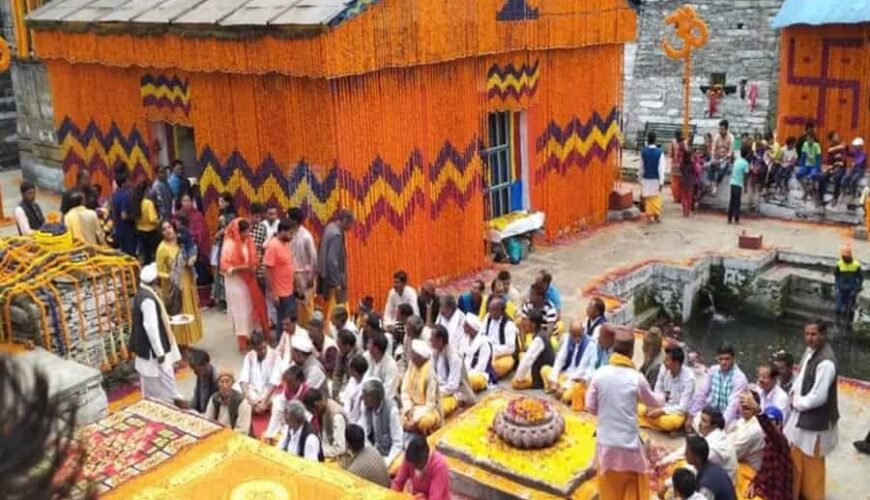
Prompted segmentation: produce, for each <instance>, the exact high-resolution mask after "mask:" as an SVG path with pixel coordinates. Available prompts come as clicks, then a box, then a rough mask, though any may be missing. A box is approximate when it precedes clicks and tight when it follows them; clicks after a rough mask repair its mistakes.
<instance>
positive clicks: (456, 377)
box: [430, 317, 474, 418]
mask: <svg viewBox="0 0 870 500" xmlns="http://www.w3.org/2000/svg"><path fill="white" fill-rule="evenodd" d="M464 321H465V318H464V317H463V322H464ZM463 336H464V333H463ZM430 343H431V345H432V367H433V369H434V371H435V380H436V382H437V383H438V398H439V400H440V402H441V409H442V411H443V412H444V417H445V418H446V417H448V416H450V414H452V413H453V412H454V411H456V408H458V407H459V405H460V404H463V405H465V404H473V403H474V391H472V390H471V384H470V383H469V381H468V373H467V372H466V371H465V365H464V364H463V363H462V358H460V357H459V354H458V353H457V352H456V350H455V349H454V348H453V346H452V345H451V344H450V334H449V333H448V331H447V328H445V327H444V325H436V326H435V328H433V329H432V339H431V340H430Z"/></svg>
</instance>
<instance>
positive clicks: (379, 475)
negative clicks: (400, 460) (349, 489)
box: [342, 424, 390, 488]
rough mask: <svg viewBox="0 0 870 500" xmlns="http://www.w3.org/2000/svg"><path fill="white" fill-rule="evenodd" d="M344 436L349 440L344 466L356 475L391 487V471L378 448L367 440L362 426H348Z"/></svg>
mask: <svg viewBox="0 0 870 500" xmlns="http://www.w3.org/2000/svg"><path fill="white" fill-rule="evenodd" d="M344 437H345V441H347V450H348V459H347V460H345V461H344V463H343V464H342V468H343V469H344V470H346V471H348V472H350V473H351V474H353V475H354V476H357V477H361V478H363V479H365V480H366V481H369V482H372V483H375V484H377V485H379V486H383V487H384V488H389V487H390V472H389V471H388V470H387V466H386V465H385V464H384V459H383V457H381V454H380V453H378V450H377V449H376V448H375V447H374V446H372V445H370V444H369V443H367V442H366V433H365V431H364V430H363V429H362V427H360V426H358V425H354V424H351V425H349V426H347V429H345V431H344Z"/></svg>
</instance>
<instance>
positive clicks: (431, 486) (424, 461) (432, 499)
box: [393, 436, 451, 500]
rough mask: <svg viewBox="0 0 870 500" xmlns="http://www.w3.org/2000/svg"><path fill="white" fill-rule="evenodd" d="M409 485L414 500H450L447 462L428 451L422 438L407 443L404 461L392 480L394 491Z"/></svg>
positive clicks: (434, 452) (438, 455) (412, 439)
mask: <svg viewBox="0 0 870 500" xmlns="http://www.w3.org/2000/svg"><path fill="white" fill-rule="evenodd" d="M408 483H411V494H412V495H414V498H415V499H425V500H450V498H451V496H450V471H449V469H448V467H447V461H446V460H445V459H444V457H443V456H441V454H440V453H438V452H437V451H434V450H432V451H430V450H429V444H428V443H426V438H424V437H423V436H414V437H413V438H411V442H410V443H408V451H406V452H405V460H404V462H402V466H401V467H400V468H399V472H398V473H397V474H396V478H395V479H394V480H393V489H394V490H395V491H405V488H406V486H407V485H408Z"/></svg>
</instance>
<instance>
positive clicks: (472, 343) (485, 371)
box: [463, 314, 496, 392]
mask: <svg viewBox="0 0 870 500" xmlns="http://www.w3.org/2000/svg"><path fill="white" fill-rule="evenodd" d="M463 326H464V328H465V335H466V337H467V339H468V340H467V341H466V343H465V352H464V353H463V358H464V361H465V368H466V370H468V381H469V382H470V383H471V388H472V389H473V390H474V392H480V391H485V390H486V388H487V387H489V385H490V384H494V383H495V382H496V380H495V372H494V371H493V369H492V344H491V343H490V341H489V337H487V336H486V335H484V334H482V333H480V331H481V330H482V329H483V323H481V322H480V318H478V317H477V316H475V315H474V314H466V315H465V322H464V323H463Z"/></svg>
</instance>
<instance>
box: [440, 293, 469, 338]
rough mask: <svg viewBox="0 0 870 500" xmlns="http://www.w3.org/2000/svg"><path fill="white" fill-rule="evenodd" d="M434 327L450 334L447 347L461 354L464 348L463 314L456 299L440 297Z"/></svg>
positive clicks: (447, 296) (445, 296) (450, 296)
mask: <svg viewBox="0 0 870 500" xmlns="http://www.w3.org/2000/svg"><path fill="white" fill-rule="evenodd" d="M435 324H436V325H442V326H443V327H444V328H446V329H447V333H448V334H450V342H449V345H450V346H451V347H452V348H453V350H454V351H456V352H461V351H462V350H463V348H464V347H465V342H466V337H465V328H464V326H465V313H463V312H462V311H460V310H459V307H458V306H457V304H456V298H455V297H453V296H452V295H444V296H443V297H441V307H440V311H439V314H438V319H437V320H436V321H435Z"/></svg>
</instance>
